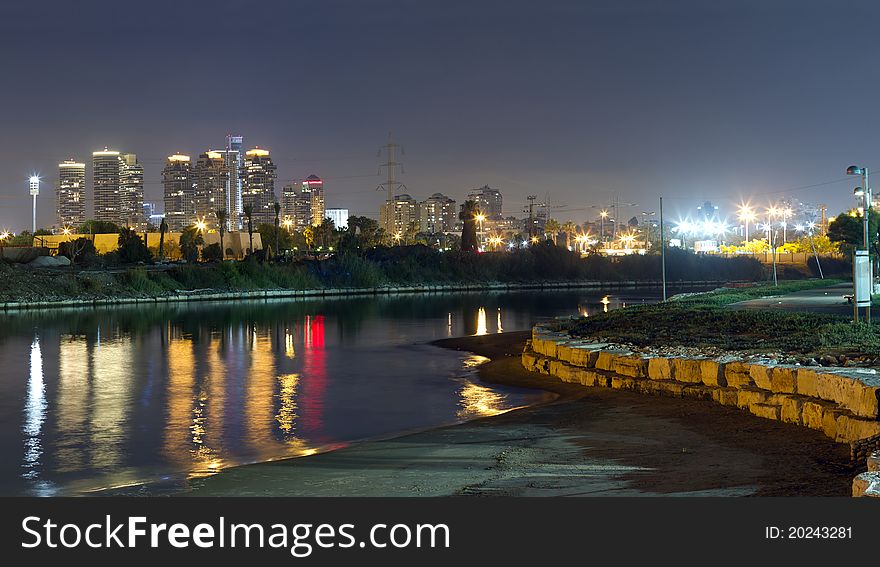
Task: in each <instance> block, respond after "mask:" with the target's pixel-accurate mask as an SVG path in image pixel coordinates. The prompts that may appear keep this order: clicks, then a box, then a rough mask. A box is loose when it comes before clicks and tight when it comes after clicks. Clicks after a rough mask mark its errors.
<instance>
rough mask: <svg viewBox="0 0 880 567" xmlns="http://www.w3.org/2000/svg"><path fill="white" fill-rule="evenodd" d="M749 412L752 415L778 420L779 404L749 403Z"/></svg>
mask: <svg viewBox="0 0 880 567" xmlns="http://www.w3.org/2000/svg"><path fill="white" fill-rule="evenodd" d="M749 412H750V413H751V414H752V415H756V416H758V417H763V418H764V419H774V420H776V421H779V413H780V409H779V406H777V405H774V404H760V403H757V404H749Z"/></svg>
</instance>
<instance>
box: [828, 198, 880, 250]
mask: <svg viewBox="0 0 880 567" xmlns="http://www.w3.org/2000/svg"><path fill="white" fill-rule="evenodd" d="M878 226H880V212H877V211H875V210H874V209H871V214H870V216H869V217H868V238H869V244H870V248H871V253H872V254H873V255H874V256H875V257H876V254H877V252H878V247H877V228H878ZM828 238H829V239H830V240H831V242H835V243H837V245H838V246H839V247H840V251H841V252H843V253H844V254H852V253H853V250H859V249H861V248H862V246H863V243H864V240H865V237H864V217H863V216H862V215H860V214H859V213H858V211H855V210H853V211H850V212H849V213H841V214H839V215H837V217H836V218H835V219H834V220H833V221H831V223H830V224H829V225H828Z"/></svg>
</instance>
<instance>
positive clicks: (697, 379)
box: [673, 358, 703, 384]
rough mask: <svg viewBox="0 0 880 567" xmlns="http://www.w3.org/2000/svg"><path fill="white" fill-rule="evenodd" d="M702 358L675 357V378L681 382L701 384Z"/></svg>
mask: <svg viewBox="0 0 880 567" xmlns="http://www.w3.org/2000/svg"><path fill="white" fill-rule="evenodd" d="M701 362H702V360H700V359H696V358H674V359H673V365H674V366H675V379H676V380H678V381H679V382H689V383H691V384H700V383H702V382H703V370H702V368H701V366H700V363H701Z"/></svg>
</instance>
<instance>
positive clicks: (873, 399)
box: [817, 369, 880, 418]
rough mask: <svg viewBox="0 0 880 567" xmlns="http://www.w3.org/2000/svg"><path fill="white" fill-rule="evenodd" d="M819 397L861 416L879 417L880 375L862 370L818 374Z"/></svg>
mask: <svg viewBox="0 0 880 567" xmlns="http://www.w3.org/2000/svg"><path fill="white" fill-rule="evenodd" d="M817 389H818V394H819V397H820V398H822V399H823V400H828V401H832V402H836V403H837V404H839V405H840V406H841V407H843V408H846V409H848V410H850V411H851V412H853V413H854V414H856V415H858V416H861V417H871V418H876V417H878V405H880V403H878V395H880V376H878V375H877V374H876V373H873V372H867V371H862V370H855V369H853V370H835V371H832V372H823V373H822V374H820V375H819V376H818V384H817Z"/></svg>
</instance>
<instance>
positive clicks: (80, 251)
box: [58, 237, 98, 265]
mask: <svg viewBox="0 0 880 567" xmlns="http://www.w3.org/2000/svg"><path fill="white" fill-rule="evenodd" d="M97 253H98V252H97V250H95V243H94V242H92V241H91V239H89V238H84V237H83V238H77V239H74V240H68V241H67V242H60V243H59V244H58V255H59V256H66V257H67V258H69V259H70V263H71V264H73V265H75V264H76V262H77V260H87V259H89V258H94V257H95V256H96V255H97Z"/></svg>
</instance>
